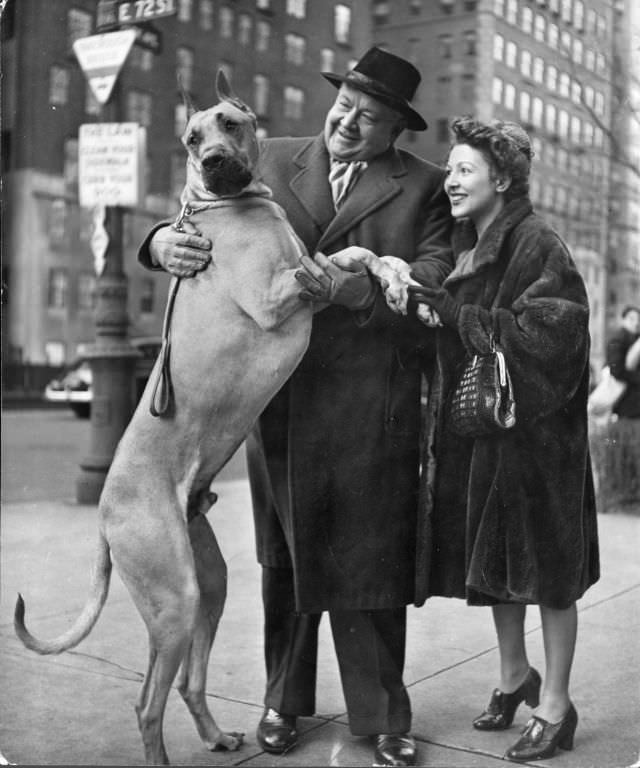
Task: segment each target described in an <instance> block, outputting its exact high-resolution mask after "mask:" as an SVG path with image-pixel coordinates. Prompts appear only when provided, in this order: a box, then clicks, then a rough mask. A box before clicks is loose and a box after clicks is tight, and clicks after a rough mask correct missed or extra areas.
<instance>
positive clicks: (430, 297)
mask: <svg viewBox="0 0 640 768" xmlns="http://www.w3.org/2000/svg"><path fill="white" fill-rule="evenodd" d="M408 291H409V301H410V302H414V303H415V304H417V305H418V306H417V309H419V308H420V306H421V305H426V306H428V307H430V308H431V310H435V311H436V312H437V314H438V317H439V319H440V321H441V322H442V323H444V324H445V325H449V326H451V327H452V328H457V327H458V318H459V317H460V310H461V309H462V305H461V304H458V302H457V301H454V299H452V298H451V295H450V294H449V292H448V291H447V290H446V289H445V288H431V287H430V286H428V285H410V286H409V288H408Z"/></svg>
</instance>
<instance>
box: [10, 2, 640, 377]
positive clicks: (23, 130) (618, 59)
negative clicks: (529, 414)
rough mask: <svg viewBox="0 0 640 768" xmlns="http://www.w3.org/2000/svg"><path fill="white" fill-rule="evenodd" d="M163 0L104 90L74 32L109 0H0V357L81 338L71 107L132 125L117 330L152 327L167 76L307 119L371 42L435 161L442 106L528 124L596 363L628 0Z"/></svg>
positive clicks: (625, 184) (178, 178) (619, 163)
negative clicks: (147, 253)
mask: <svg viewBox="0 0 640 768" xmlns="http://www.w3.org/2000/svg"><path fill="white" fill-rule="evenodd" d="M173 2H174V9H175V14H174V15H170V16H164V17H162V18H157V19H154V20H152V21H150V22H145V23H144V24H142V25H141V29H142V30H143V31H144V33H145V34H141V37H140V39H139V41H138V42H137V43H136V44H134V46H133V48H132V50H131V52H130V53H129V56H128V58H127V60H126V63H125V65H124V67H123V69H122V71H121V73H120V75H119V78H118V83H117V86H116V89H115V92H114V95H113V96H112V97H111V100H110V102H109V104H107V105H106V107H101V106H100V105H99V104H98V102H97V101H96V99H95V98H94V96H93V95H92V92H91V89H90V88H89V87H88V85H87V82H86V78H85V76H84V74H83V72H82V71H81V69H80V67H79V64H78V61H77V60H76V57H75V55H74V54H73V51H72V45H73V42H74V41H75V40H76V39H78V38H81V37H86V36H90V35H94V34H96V33H97V32H102V31H105V29H106V28H104V27H99V26H98V25H99V23H101V22H103V21H104V20H105V18H106V17H107V16H106V15H105V12H106V11H108V10H109V8H110V7H111V8H114V7H117V6H118V4H119V3H118V1H117V0H99V2H98V0H56V2H55V3H42V2H41V1H40V0H19V2H16V0H9V2H8V3H7V4H6V5H5V10H4V13H3V16H2V70H3V89H2V98H3V103H2V151H3V164H2V167H3V185H4V192H5V194H4V196H3V220H4V227H3V242H2V256H3V282H4V284H5V286H6V291H5V295H6V296H7V297H8V303H6V305H5V307H4V311H3V315H2V324H3V327H2V344H3V348H2V353H3V356H2V357H3V363H5V362H11V361H21V362H23V363H35V364H38V363H46V362H48V363H53V364H59V363H63V362H69V361H71V360H72V359H73V358H74V357H75V355H76V354H77V352H78V348H79V347H80V346H81V345H82V344H84V343H85V342H88V341H91V340H92V339H93V334H94V327H93V305H94V296H95V283H96V275H95V272H94V269H93V256H92V253H91V245H90V241H91V235H92V232H93V226H94V225H93V213H92V211H91V210H88V209H84V208H81V207H80V205H79V203H78V131H79V126H80V125H82V124H84V123H91V122H107V121H112V120H114V115H115V116H116V118H117V119H118V120H120V121H125V122H129V121H131V122H137V123H139V124H140V125H141V126H143V127H144V128H145V129H146V134H147V140H146V147H147V149H146V154H147V157H146V175H145V178H146V185H145V186H146V189H145V194H144V196H143V198H142V199H141V200H140V203H139V205H138V207H136V208H127V209H125V211H124V227H123V229H124V233H123V250H124V261H125V271H126V274H127V277H128V313H129V318H130V335H132V336H146V335H154V334H157V333H158V332H159V329H160V327H161V319H162V313H163V310H164V303H165V297H166V290H167V278H166V276H165V275H163V274H157V273H148V272H145V271H144V270H142V269H140V268H139V267H138V265H137V263H136V261H135V254H136V251H137V248H138V245H139V243H140V242H141V240H142V238H143V237H144V235H145V234H146V233H147V232H148V231H149V228H150V227H151V226H152V224H153V223H155V222H157V221H158V220H160V219H162V218H165V217H172V216H174V215H175V212H176V210H177V200H178V197H179V194H180V191H181V189H182V185H183V183H184V175H185V153H184V149H183V147H182V145H181V144H180V141H179V136H180V134H181V133H182V130H183V128H184V123H185V107H184V104H183V99H182V95H181V92H180V89H179V87H178V77H179V79H180V81H181V83H182V86H183V88H184V89H185V90H186V91H188V92H189V94H190V96H191V97H192V99H193V100H194V102H195V103H196V104H198V105H200V106H203V107H206V106H208V105H209V104H211V103H212V102H213V101H214V98H215V96H214V82H215V74H216V72H217V70H218V69H219V68H222V69H224V71H225V72H226V74H227V75H228V77H229V79H230V80H231V82H232V84H233V87H234V88H235V89H236V91H237V92H238V94H239V95H240V96H241V97H242V98H244V99H245V100H246V101H247V102H248V103H250V104H251V105H252V106H253V108H254V109H255V111H256V113H257V115H258V119H259V131H260V133H261V135H263V136H269V135H298V136H299V135H309V134H313V133H316V132H318V131H319V130H320V129H321V127H322V124H323V121H324V116H325V113H326V110H327V107H328V106H329V105H330V103H331V101H332V99H333V97H334V95H335V91H334V89H333V87H332V86H331V85H330V84H329V83H327V82H326V81H325V80H324V79H323V78H321V77H320V76H319V74H318V73H319V72H320V71H334V72H344V71H346V70H347V69H348V68H349V67H350V66H351V65H352V64H353V62H354V61H355V60H356V59H357V58H359V56H360V55H361V54H362V53H363V52H364V51H365V50H366V49H367V48H368V47H369V46H370V45H371V44H372V43H376V44H378V45H381V46H383V47H387V48H389V49H390V50H392V51H394V52H396V53H399V54H400V55H403V56H405V57H407V58H409V59H410V60H412V61H413V62H414V63H415V64H416V66H417V67H418V68H419V69H420V71H421V73H422V75H423V81H422V84H421V86H420V88H419V90H418V93H417V95H416V99H415V102H414V103H415V107H416V109H417V110H418V111H419V112H420V113H421V114H423V115H424V116H425V117H426V119H427V122H428V123H429V130H428V131H427V132H425V133H407V134H405V135H403V137H402V142H401V143H402V144H403V145H404V146H405V147H407V148H408V149H410V150H412V151H414V152H416V153H417V154H420V155H423V156H425V157H427V158H429V159H431V160H433V161H434V162H437V163H441V162H444V160H445V158H446V154H447V150H448V143H449V133H448V125H449V121H450V118H451V116H452V115H459V114H476V115H478V116H479V117H480V118H482V119H485V120H488V119H491V118H494V117H498V118H504V119H513V120H517V121H519V122H521V123H522V124H523V125H524V126H525V127H526V128H527V130H528V131H529V132H530V134H531V136H532V139H533V144H534V150H535V154H536V157H535V159H534V163H533V169H532V178H531V196H532V199H533V202H534V205H535V207H536V208H537V209H538V210H539V211H540V212H541V214H543V215H544V216H545V217H546V218H547V219H548V220H550V221H551V223H552V224H553V225H554V227H555V228H556V229H557V231H558V232H559V233H560V234H561V235H562V236H563V237H564V238H565V240H566V241H567V243H568V244H569V246H570V248H571V250H572V253H573V255H574V257H575V259H576V262H577V263H578V266H579V268H580V270H581V272H582V274H583V276H584V278H585V282H586V284H587V287H588V290H589V294H590V301H591V332H592V347H593V361H592V362H593V364H594V367H595V368H596V369H597V368H598V367H599V365H600V364H601V362H602V359H603V353H604V345H605V342H606V336H607V333H608V328H609V327H610V325H611V323H612V322H613V320H614V319H615V317H616V316H617V314H618V312H619V308H620V307H621V306H622V305H623V304H624V303H632V302H633V301H634V297H635V301H636V302H637V296H638V285H639V283H640V255H639V244H638V243H639V239H640V223H639V221H640V216H639V206H640V197H639V194H640V193H639V183H638V182H639V179H640V170H638V169H639V167H640V150H639V149H638V142H639V141H640V138H639V134H640V122H639V120H638V110H637V107H636V110H635V112H634V111H633V110H631V111H629V110H627V111H625V110H624V109H622V108H621V107H622V106H623V105H625V104H626V105H628V104H636V105H637V104H638V103H639V102H638V89H639V87H640V76H639V75H638V73H637V66H638V61H637V57H638V50H640V48H639V47H638V45H637V40H638V37H639V30H640V27H639V26H638V24H639V21H638V18H637V17H638V14H639V12H640V8H639V7H638V3H637V2H636V1H635V0H388V1H386V2H385V1H383V0H341V1H340V2H333V1H332V2H320V0H173ZM128 5H131V6H132V5H133V4H128ZM52 31H53V32H52ZM634 41H635V43H634ZM634 57H635V59H634ZM633 99H635V101H633ZM621 148H623V149H624V153H620V151H619V150H620V149H621ZM634 167H635V171H634V170H633V169H634Z"/></svg>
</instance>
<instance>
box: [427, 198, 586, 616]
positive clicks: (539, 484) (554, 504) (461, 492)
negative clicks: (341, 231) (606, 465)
mask: <svg viewBox="0 0 640 768" xmlns="http://www.w3.org/2000/svg"><path fill="white" fill-rule="evenodd" d="M456 230H457V231H456V233H455V234H454V252H459V251H461V250H462V249H463V248H464V247H466V248H469V247H470V246H471V245H473V244H474V242H473V241H474V240H475V231H473V232H471V230H472V228H471V227H470V225H469V224H465V223H462V226H460V224H459V225H457V227H456ZM470 237H471V238H472V239H471V240H470V239H469V238H470ZM444 285H445V287H446V288H447V290H448V292H449V293H450V295H451V296H452V297H453V298H454V299H455V300H456V301H457V302H458V304H460V305H462V309H461V311H460V315H459V320H458V328H457V330H454V329H452V328H443V329H442V330H441V332H440V335H439V339H438V371H437V374H436V380H435V382H434V391H433V392H432V397H431V398H430V403H431V407H432V414H431V415H432V421H431V423H432V429H431V435H430V439H429V440H427V442H426V445H425V455H424V462H423V468H424V473H423V475H424V483H425V485H424V489H423V490H424V493H423V499H424V502H423V513H424V514H423V516H422V522H421V531H420V538H421V539H422V540H423V541H424V542H429V543H430V546H429V547H428V548H426V547H425V551H429V553H430V556H429V557H428V558H427V560H426V561H425V562H423V563H421V570H422V572H421V574H420V579H421V580H422V583H423V586H424V588H425V590H426V591H427V592H428V594H430V595H443V596H447V597H459V598H465V599H466V600H467V602H468V603H469V604H475V605H486V604H494V603H496V602H518V603H536V604H541V605H545V606H549V607H553V608H566V607H568V606H569V605H570V604H571V603H573V602H574V601H575V600H577V599H578V598H579V597H580V596H581V595H582V594H583V593H584V592H585V590H586V589H587V588H588V587H589V586H590V585H591V584H593V583H594V582H595V581H596V580H597V579H598V577H599V558H598V539H597V528H596V510H595V502H594V490H593V481H592V474H591V463H590V457H589V448H588V439H587V409H586V405H587V395H588V387H589V332H588V320H589V308H588V303H587V296H586V291H585V287H584V284H583V281H582V279H581V277H580V275H579V273H578V271H577V269H576V267H575V264H574V262H573V261H572V258H571V256H570V254H569V252H568V250H567V248H566V246H565V244H564V243H563V242H562V240H561V239H560V237H559V236H558V235H557V234H556V233H555V232H554V231H553V230H552V229H550V228H549V227H548V226H547V225H546V224H545V223H544V222H543V221H542V220H541V219H540V218H538V217H537V216H536V215H535V214H534V213H533V211H532V208H531V204H530V202H529V200H528V199H526V198H522V199H519V200H515V201H513V202H511V203H509V204H508V205H507V206H506V207H505V209H504V210H503V211H502V212H501V214H500V215H499V216H498V217H497V218H496V220H494V222H493V223H492V224H491V225H490V226H489V228H488V229H487V230H486V232H485V233H484V234H483V235H482V237H481V239H480V241H479V242H478V243H477V244H476V251H475V255H474V262H473V268H472V269H471V271H469V272H466V273H465V274H461V275H456V274H455V270H454V273H452V275H451V276H450V277H449V278H448V279H447V280H446V281H445V283H444ZM490 333H493V334H494V337H495V339H496V341H497V342H498V344H499V345H500V347H501V348H502V350H503V352H504V354H505V358H506V362H507V366H508V368H509V372H510V374H511V378H512V381H513V387H514V391H515V401H516V419H517V422H516V425H515V427H514V428H512V429H510V430H508V431H505V432H501V433H500V434H494V435H491V436H486V437H481V438H476V439H472V438H463V437H458V436H456V435H455V434H453V433H452V432H451V431H450V430H449V428H448V421H447V405H448V398H449V395H450V393H451V392H452V390H453V388H454V387H455V384H456V382H457V379H458V377H459V367H460V365H461V364H462V363H463V361H464V360H465V358H466V356H467V354H469V355H473V354H475V353H483V352H487V351H488V349H489V335H490Z"/></svg>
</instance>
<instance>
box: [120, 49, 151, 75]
mask: <svg viewBox="0 0 640 768" xmlns="http://www.w3.org/2000/svg"><path fill="white" fill-rule="evenodd" d="M153 59H154V54H153V51H149V50H147V49H146V48H141V47H140V46H139V45H133V46H132V47H131V53H130V54H129V58H128V59H127V61H128V62H129V63H130V65H131V66H132V67H133V68H134V69H138V70H140V72H151V70H152V69H153Z"/></svg>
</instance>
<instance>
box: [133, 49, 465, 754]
mask: <svg viewBox="0 0 640 768" xmlns="http://www.w3.org/2000/svg"><path fill="white" fill-rule="evenodd" d="M324 77H325V78H326V79H327V80H328V81H329V82H330V83H332V84H333V85H334V86H335V87H337V88H339V90H338V94H337V98H336V101H335V103H334V104H333V106H332V107H331V108H330V110H329V112H328V114H327V118H326V123H325V127H324V132H323V133H322V134H320V135H319V136H316V137H311V138H282V139H268V140H266V141H265V142H264V144H263V147H262V156H261V171H262V176H263V180H264V182H265V183H266V184H267V185H268V186H269V187H271V189H272V190H273V196H274V199H275V201H276V202H278V203H279V204H280V205H281V206H282V207H283V208H284V210H285V211H286V213H287V215H288V217H289V220H290V221H291V224H292V225H293V227H294V229H295V231H296V232H297V234H298V235H299V237H300V238H301V239H302V240H303V242H304V244H305V246H306V248H307V250H308V252H309V253H310V254H316V256H315V260H314V261H313V262H307V269H301V270H300V272H299V280H300V282H301V286H302V292H301V296H302V297H303V298H305V299H307V300H310V301H314V302H319V304H318V308H319V311H318V312H317V313H316V314H315V315H314V322H313V329H312V334H311V341H310V344H309V348H308V351H307V352H306V354H305V356H304V358H303V360H302V362H301V364H300V365H299V367H298V369H297V370H296V372H295V373H294V374H293V375H292V377H291V378H290V379H289V381H288V382H287V384H286V385H285V386H284V387H283V388H282V389H281V391H280V392H279V393H278V394H277V395H276V397H275V398H274V399H273V400H272V402H271V403H270V404H269V406H268V407H267V408H266V410H265V411H264V413H263V415H262V416H261V418H260V420H259V423H258V424H257V425H256V428H255V429H254V431H253V433H252V435H251V436H250V438H249V439H248V440H247V455H248V466H249V478H250V483H251V491H252V499H253V506H254V515H255V524H256V540H257V552H258V559H259V561H260V563H261V564H262V566H263V602H264V610H265V660H266V671H267V690H266V695H265V711H264V715H263V717H262V719H261V721H260V724H259V726H258V732H257V738H258V743H259V744H260V746H261V747H262V748H263V749H265V750H266V751H268V752H272V753H283V752H285V751H288V750H289V749H291V748H292V747H293V746H294V745H295V743H296V738H297V733H296V717H298V716H301V715H312V714H314V712H315V686H316V657H317V642H318V638H317V634H318V624H319V621H320V617H321V613H322V612H323V611H328V612H329V617H330V621H331V627H332V632H333V638H334V643H335V647H336V654H337V657H338V662H339V667H340V674H341V679H342V685H343V690H344V695H345V700H346V704H347V710H348V715H349V724H350V728H351V731H352V733H354V734H356V735H362V736H372V737H374V741H375V760H376V763H377V764H379V765H397V766H403V765H414V764H415V761H416V746H415V741H414V740H413V738H412V737H411V736H410V735H409V730H410V727H411V708H410V703H409V698H408V695H407V692H406V689H405V686H404V684H403V681H402V673H403V667H404V653H405V631H406V607H405V606H406V605H407V604H408V603H411V602H416V603H418V604H421V603H422V602H423V601H424V593H425V585H424V584H423V583H422V580H421V577H417V576H416V573H417V570H416V560H417V559H420V561H421V562H422V559H421V555H422V546H421V545H422V544H423V541H422V539H423V538H424V531H423V529H422V527H420V526H419V525H418V521H417V494H418V472H419V456H418V454H419V445H418V443H419V428H420V378H421V376H420V361H419V359H418V358H417V357H416V355H415V349H416V345H417V344H419V343H420V342H422V343H424V342H425V340H427V341H430V340H429V339H428V337H429V334H430V333H431V332H430V331H428V330H426V329H425V326H424V325H421V324H420V323H419V322H418V321H417V320H416V319H415V318H406V317H401V316H398V315H395V314H393V313H392V312H391V311H390V310H389V308H388V307H387V306H386V303H385V301H384V298H383V296H382V294H381V292H380V291H379V289H378V288H377V287H376V286H375V285H374V283H373V281H372V280H371V278H370V276H369V275H368V273H367V272H366V270H358V271H347V270H342V269H339V268H338V267H337V266H335V265H334V264H332V263H331V261H330V260H329V259H328V258H327V255H330V254H332V253H335V252H336V251H339V250H342V249H344V248H346V247H348V246H351V245H359V246H363V247H365V248H369V249H370V250H372V251H374V252H375V253H377V254H378V255H393V256H396V257H399V258H401V259H403V260H405V261H407V262H412V263H413V269H414V271H416V272H418V273H419V274H420V275H421V277H422V279H423V280H425V281H426V282H429V283H431V284H433V285H440V283H441V282H442V280H443V279H444V277H445V276H446V275H447V274H448V273H449V272H450V270H451V268H452V257H451V251H450V248H449V235H450V216H449V206H448V202H447V200H446V197H445V196H444V194H443V189H442V183H443V174H442V172H441V171H440V170H439V169H437V168H436V167H435V166H433V165H431V164H429V163H427V162H426V161H423V160H420V159H418V158H417V157H415V156H413V155H411V154H410V153H408V152H404V151H400V150H397V149H396V148H395V147H394V142H395V140H396V139H397V137H398V136H399V135H400V133H401V132H402V131H403V130H404V129H405V128H409V129H412V130H418V131H420V130H425V129H426V127H427V126H426V123H425V122H424V120H423V119H422V117H421V116H420V115H419V114H418V113H417V112H416V111H415V110H414V109H413V108H412V107H411V105H410V101H411V99H412V98H413V96H414V94H415V91H416V88H417V86H418V83H419V82H420V74H419V72H418V71H417V70H416V69H415V67H413V66H412V65H411V64H410V63H409V62H407V61H405V60H404V59H401V58H399V57H397V56H395V55H393V54H391V53H389V52H386V51H383V50H381V49H378V48H372V49H371V50H369V51H368V52H367V53H366V54H365V55H364V56H363V57H362V59H361V60H360V61H359V62H358V64H357V65H356V66H355V67H354V69H353V70H351V71H350V72H349V73H347V74H346V75H345V76H339V75H335V74H331V73H325V74H324ZM330 177H331V178H330ZM208 247H209V244H208V242H206V241H203V240H202V239H201V238H198V237H194V236H188V235H184V234H182V235H180V234H178V233H175V232H173V231H171V230H170V229H167V228H164V229H160V230H158V231H157V232H156V233H155V234H154V235H153V238H152V240H151V242H150V245H149V247H148V250H147V248H146V247H145V246H143V248H142V250H141V255H140V258H141V261H142V262H143V263H145V264H146V265H147V266H152V265H154V264H155V265H160V266H162V267H163V268H165V269H167V270H169V271H171V272H174V273H175V274H180V275H183V276H185V275H191V274H194V272H195V271H197V270H199V269H202V268H204V266H206V264H207V263H208V260H209V255H208V251H207V250H206V249H207V248H208ZM239 257H240V255H239ZM325 304H327V305H328V306H325Z"/></svg>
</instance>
